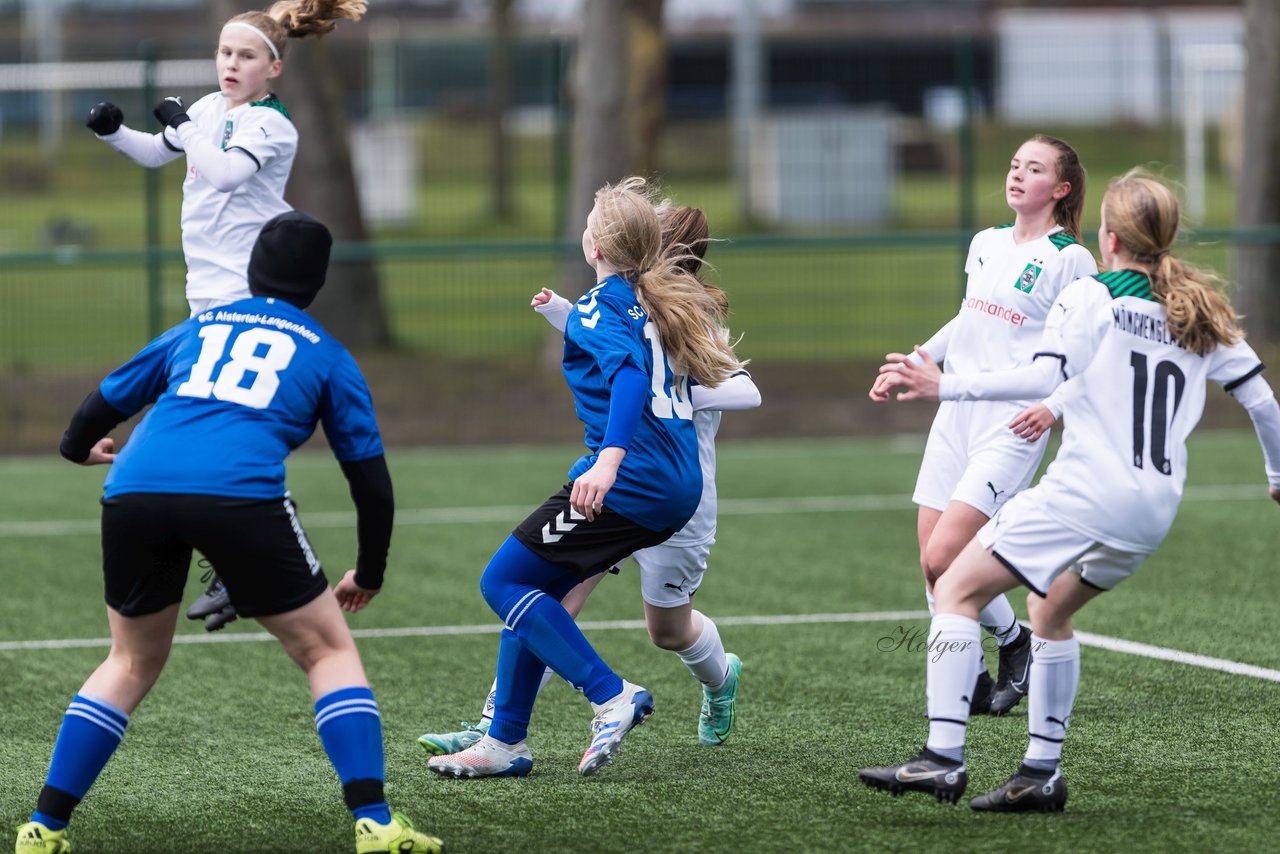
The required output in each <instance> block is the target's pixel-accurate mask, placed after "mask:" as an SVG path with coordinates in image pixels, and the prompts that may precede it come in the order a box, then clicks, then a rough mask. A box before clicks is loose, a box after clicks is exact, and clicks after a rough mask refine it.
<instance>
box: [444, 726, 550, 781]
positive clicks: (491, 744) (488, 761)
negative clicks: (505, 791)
mask: <svg viewBox="0 0 1280 854" xmlns="http://www.w3.org/2000/svg"><path fill="white" fill-rule="evenodd" d="M427 767H428V768H430V769H431V770H432V771H434V772H436V773H437V774H439V775H440V776H441V777H458V778H459V779H461V778H462V777H525V776H528V774H529V772H530V771H531V770H533V754H532V753H530V752H529V745H528V744H527V743H526V742H525V741H520V742H518V743H516V744H507V743H506V742H502V741H498V740H497V739H496V738H493V737H492V736H489V735H486V736H484V737H483V738H481V739H480V740H479V741H477V742H476V743H475V744H473V745H471V746H470V747H468V748H467V749H466V750H461V751H459V752H457V753H450V754H448V755H447V756H433V757H431V758H430V759H428V760H427Z"/></svg>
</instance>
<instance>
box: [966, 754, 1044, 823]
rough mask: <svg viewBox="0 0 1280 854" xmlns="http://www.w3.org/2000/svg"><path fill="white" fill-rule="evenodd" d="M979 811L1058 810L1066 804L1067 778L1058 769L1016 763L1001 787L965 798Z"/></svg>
mask: <svg viewBox="0 0 1280 854" xmlns="http://www.w3.org/2000/svg"><path fill="white" fill-rule="evenodd" d="M969 806H971V807H973V808H974V809H975V810H979V811H981V812H1062V810H1063V809H1064V808H1065V807H1066V806H1067V780H1066V778H1065V777H1063V776H1062V769H1061V768H1059V769H1057V770H1055V771H1054V772H1052V773H1050V772H1048V771H1040V770H1037V769H1035V768H1028V767H1027V766H1026V765H1020V766H1019V767H1018V770H1017V772H1016V773H1015V774H1014V775H1013V776H1012V777H1010V778H1009V780H1008V782H1006V783H1005V784H1004V785H1003V786H1001V787H1000V788H998V789H996V790H995V791H993V792H987V793H986V794H985V795H979V796H978V797H976V798H974V799H973V800H971V801H969Z"/></svg>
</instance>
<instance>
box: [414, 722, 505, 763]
mask: <svg viewBox="0 0 1280 854" xmlns="http://www.w3.org/2000/svg"><path fill="white" fill-rule="evenodd" d="M490 723H491V721H488V720H481V721H480V723H478V724H469V723H467V722H466V721H463V722H462V729H461V730H459V731H458V732H427V733H423V734H422V735H420V736H418V745H419V746H420V747H422V749H423V750H425V751H427V753H430V754H431V755H432V756H448V755H449V754H450V753H461V752H462V751H464V750H466V749H467V748H468V747H470V746H471V745H473V744H475V743H476V742H477V741H479V740H480V739H481V738H483V737H484V736H485V735H487V734H488V733H489V724H490Z"/></svg>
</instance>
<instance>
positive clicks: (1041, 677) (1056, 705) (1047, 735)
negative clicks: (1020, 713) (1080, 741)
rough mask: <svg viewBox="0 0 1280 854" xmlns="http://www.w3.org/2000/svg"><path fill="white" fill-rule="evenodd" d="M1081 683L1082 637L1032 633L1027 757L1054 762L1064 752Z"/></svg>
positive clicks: (1028, 693) (1035, 760)
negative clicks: (1058, 637)
mask: <svg viewBox="0 0 1280 854" xmlns="http://www.w3.org/2000/svg"><path fill="white" fill-rule="evenodd" d="M1079 687H1080V641H1078V640H1076V639H1075V638H1074V637H1072V638H1071V639H1070V640H1045V639H1044V638H1039V637H1036V636H1035V635H1032V636H1031V688H1030V690H1029V691H1028V692H1027V732H1028V734H1029V735H1030V736H1031V737H1030V739H1029V740H1028V742H1027V756H1026V758H1027V760H1028V761H1032V762H1040V763H1044V762H1053V763H1057V761H1058V760H1059V759H1060V758H1061V756H1062V740H1063V739H1064V738H1066V736H1067V722H1068V721H1069V720H1070V718H1071V709H1072V707H1073V706H1075V704H1076V691H1077V690H1078V689H1079Z"/></svg>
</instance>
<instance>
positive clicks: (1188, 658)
mask: <svg viewBox="0 0 1280 854" xmlns="http://www.w3.org/2000/svg"><path fill="white" fill-rule="evenodd" d="M928 618H929V612H928V611H861V612H853V613H845V614H759V615H754V616H750V615H748V616H736V617H735V616H717V617H716V625H718V626H795V625H831V624H837V623H892V622H901V621H906V620H927V619H928ZM578 625H579V626H580V627H581V628H582V630H583V631H618V630H633V631H634V630H640V629H644V628H645V623H644V620H595V621H590V620H584V621H582V622H580V623H578ZM501 628H502V627H501V626H500V625H498V624H496V623H485V624H482V625H470V626H405V627H401V628H389V629H352V631H351V634H353V635H354V636H355V637H356V638H357V639H379V638H422V637H457V636H460V635H491V634H497V633H498V632H499V631H500V630H501ZM1076 637H1077V638H1078V639H1079V640H1080V643H1081V645H1082V646H1091V647H1096V648H1097V649H1105V650H1108V651H1111V652H1119V653H1123V654H1125V655H1136V656H1139V657H1141V658H1151V659H1155V660H1157V661H1172V662H1175V663H1177V664H1186V665H1190V666H1191V667H1202V668H1205V669H1206V670H1217V671H1220V672H1222V673H1231V674H1234V675H1236V676H1249V677H1252V678H1254V679H1263V680H1266V681H1268V682H1278V683H1280V670H1271V669H1269V668H1266V667H1258V666H1256V665H1253V664H1244V663H1242V662H1239V661H1231V660H1229V659H1225V658H1211V657H1209V656H1207V655H1198V654H1196V653H1193V652H1184V651H1182V650H1179V649H1169V648H1168V647H1162V646H1152V645H1151V644H1145V643H1137V642H1136V641H1128V640H1124V639H1123V638H1113V637H1109V636H1107V635H1099V634H1094V633H1093V632H1076ZM269 641H275V638H274V637H273V636H272V635H270V634H268V633H267V632H237V633H234V634H183V635H176V636H175V637H174V639H173V643H174V645H175V646H180V645H181V646H192V645H203V644H233V643H266V642H269ZM110 646H111V639H110V638H64V639H56V640H27V641H0V652H16V651H34V650H56V649H92V648H99V649H106V648H109V647H110ZM921 651H922V652H923V651H924V650H923V649H922V650H921Z"/></svg>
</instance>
